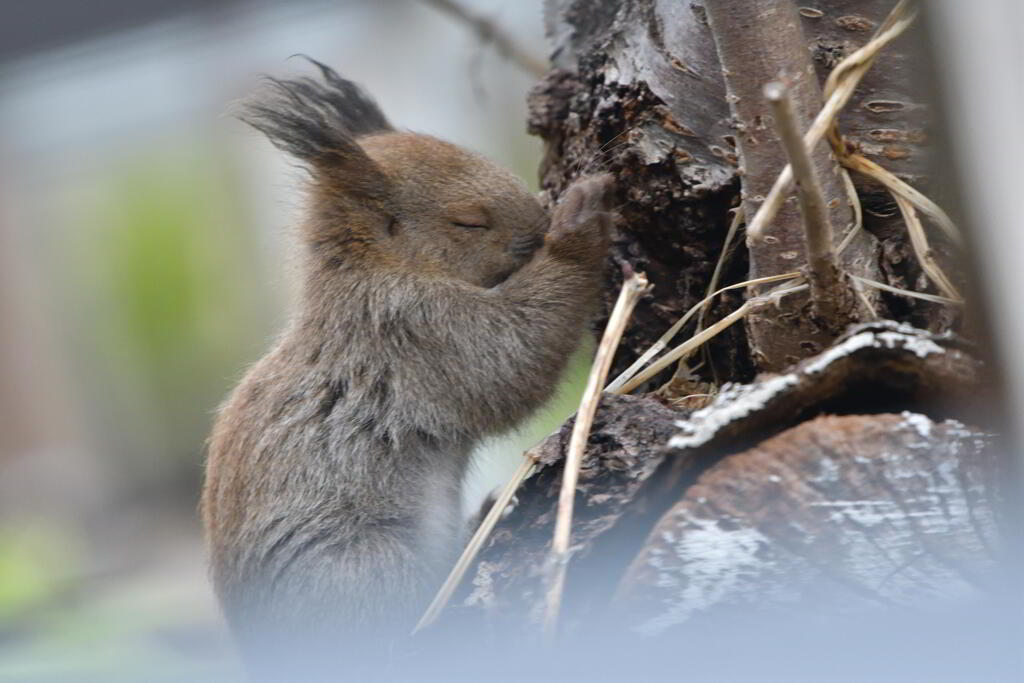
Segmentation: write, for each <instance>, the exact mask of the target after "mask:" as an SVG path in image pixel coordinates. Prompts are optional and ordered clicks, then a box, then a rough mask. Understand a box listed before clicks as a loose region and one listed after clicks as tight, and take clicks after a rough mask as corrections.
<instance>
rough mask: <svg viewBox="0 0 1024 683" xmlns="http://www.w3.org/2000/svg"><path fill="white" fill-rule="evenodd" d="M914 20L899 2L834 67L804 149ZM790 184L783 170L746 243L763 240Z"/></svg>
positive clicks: (816, 140) (822, 133) (789, 175)
mask: <svg viewBox="0 0 1024 683" xmlns="http://www.w3.org/2000/svg"><path fill="white" fill-rule="evenodd" d="M914 16H915V13H914V12H913V11H912V10H911V8H910V3H909V2H907V1H906V0H901V2H899V3H898V4H897V5H896V6H895V7H894V8H893V9H892V12H890V13H889V16H888V18H887V19H886V21H885V22H884V23H883V24H882V26H881V27H879V30H878V32H877V33H876V34H875V36H874V37H873V38H872V39H871V40H870V41H868V42H867V44H865V45H864V46H863V47H862V48H860V49H859V50H857V51H855V52H854V53H853V54H851V55H849V56H848V57H846V58H845V59H844V60H843V61H842V62H840V63H839V64H838V65H836V68H835V69H834V70H833V72H832V73H831V74H830V75H829V79H828V81H827V82H826V88H825V97H826V101H825V106H824V107H822V109H821V111H820V112H818V115H817V116H816V117H815V118H814V122H813V123H811V126H810V128H808V129H807V132H806V133H805V134H804V145H805V146H806V147H807V149H808V150H812V151H813V150H814V148H815V146H816V145H817V144H818V143H819V142H820V141H821V140H822V138H823V137H824V136H825V133H826V132H828V130H829V129H830V128H831V127H832V126H833V125H834V123H835V118H836V116H837V115H838V114H839V112H840V111H841V110H842V108H843V107H844V106H846V103H847V102H848V101H849V99H850V97H851V96H852V95H853V91H854V90H855V89H856V87H857V84H858V83H860V79H861V78H862V77H863V76H864V74H865V73H867V71H868V69H870V68H871V65H872V64H873V63H874V61H875V57H877V56H878V53H879V51H881V49H882V48H883V47H885V46H886V45H888V44H889V43H890V42H892V41H893V40H894V39H896V38H897V37H898V36H899V35H900V34H902V33H903V32H904V31H905V30H906V29H907V27H909V26H910V24H911V23H912V22H913V20H914ZM792 182H793V170H792V168H791V167H789V166H786V167H785V168H784V169H782V173H780V174H779V177H778V178H777V179H776V180H775V184H774V185H773V186H772V189H771V191H769V193H768V195H767V196H766V197H765V200H764V203H763V204H761V208H759V209H758V210H757V213H755V214H754V216H752V217H750V220H749V221H748V223H747V239H748V240H752V241H756V240H760V239H762V238H763V237H764V230H765V228H766V227H767V225H768V224H769V223H770V222H771V221H772V219H773V218H775V214H777V213H778V212H779V209H780V208H781V207H782V203H783V202H784V201H785V199H786V195H787V194H789V189H790V186H791V184H792Z"/></svg>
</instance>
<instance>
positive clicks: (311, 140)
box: [236, 57, 394, 194]
mask: <svg viewBox="0 0 1024 683" xmlns="http://www.w3.org/2000/svg"><path fill="white" fill-rule="evenodd" d="M306 59H309V58H308V57H307V58H306ZM309 61H310V62H311V63H313V64H314V65H315V66H316V67H317V68H318V69H319V70H320V75H321V80H314V79H312V78H308V77H304V78H298V79H294V80H280V79H276V78H270V77H268V79H267V81H268V83H269V86H268V87H267V89H266V90H265V92H263V93H261V94H259V95H257V96H256V97H254V98H252V99H250V100H248V101H246V102H243V103H242V104H241V105H240V107H239V108H238V110H237V112H236V115H237V116H238V118H239V119H241V120H242V121H244V122H245V123H248V124H249V125H250V126H252V127H253V128H256V129H257V130H259V131H260V132H262V133H263V134H265V135H266V136H267V137H268V138H269V139H270V141H271V142H272V143H273V144H274V146H276V147H277V148H278V149H281V150H283V151H285V152H287V153H289V154H291V155H292V156H294V157H296V158H298V159H300V160H301V161H304V162H306V163H308V164H309V165H310V166H311V170H313V171H314V174H317V173H319V174H322V175H325V176H326V177H322V178H320V179H321V180H324V181H329V182H332V183H333V182H337V183H339V184H340V185H341V186H342V187H343V188H344V190H345V191H347V192H352V193H361V192H366V193H370V194H376V193H377V192H379V191H380V189H381V188H382V187H383V186H384V185H385V184H386V183H385V182H384V181H385V177H384V173H383V171H382V170H381V169H380V167H379V166H378V165H377V164H376V163H374V161H373V160H372V159H370V157H369V156H368V155H367V154H366V152H365V151H364V150H363V148H362V147H360V145H359V143H358V142H357V140H356V138H357V137H359V136H362V135H368V134H371V133H380V132H386V131H391V130H394V129H393V128H392V127H391V124H390V123H388V120H387V118H386V117H385V116H384V114H383V112H381V110H380V108H379V107H378V106H377V104H376V103H375V102H374V101H373V100H372V99H371V98H370V97H369V95H367V94H366V93H365V92H363V90H362V89H360V88H359V86H357V85H356V84H355V83H353V82H352V81H348V80H345V79H344V78H342V77H341V76H339V75H338V74H337V73H335V72H334V71H333V70H332V69H330V68H329V67H327V66H325V65H323V64H321V63H320V62H317V61H315V60H312V59H309Z"/></svg>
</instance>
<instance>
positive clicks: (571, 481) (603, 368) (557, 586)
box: [544, 273, 648, 637]
mask: <svg viewBox="0 0 1024 683" xmlns="http://www.w3.org/2000/svg"><path fill="white" fill-rule="evenodd" d="M647 286H648V285H647V278H646V277H644V275H643V273H633V274H632V275H631V276H629V277H628V278H627V279H626V281H625V282H624V283H623V284H622V291H621V292H620V293H619V298H618V300H617V301H616V302H615V308H614V309H612V314H611V316H610V317H609V318H608V325H607V326H606V327H605V331H604V336H603V337H602V338H601V343H600V344H599V345H598V347H597V356H596V357H595V358H594V364H593V366H592V367H591V369H590V377H589V378H588V379H587V388H586V389H585V390H584V392H583V398H582V400H581V401H580V407H579V410H578V411H576V422H575V423H574V424H573V428H572V436H571V437H570V438H569V448H568V450H567V452H566V455H565V465H564V469H563V470H562V488H561V490H560V491H559V495H558V512H557V516H556V518H555V534H554V537H553V538H552V540H551V556H550V558H549V560H548V591H547V609H546V611H545V618H544V630H545V632H546V633H547V635H548V636H549V637H551V636H553V635H554V633H555V630H556V628H557V626H558V613H559V610H560V609H561V605H562V591H563V589H564V587H565V572H566V568H567V567H568V564H569V538H570V534H571V532H572V513H573V503H574V502H575V500H576V482H577V481H578V479H579V472H580V464H581V463H582V462H583V449H584V447H585V446H586V445H587V437H588V436H589V435H590V427H591V425H592V424H593V422H594V414H595V413H596V412H597V404H598V402H599V401H600V400H601V387H603V386H604V382H605V379H606V378H607V377H608V369H609V368H610V367H611V364H612V358H613V357H614V356H615V350H616V349H617V348H618V346H619V340H620V339H621V338H622V332H623V330H625V329H626V323H627V322H629V317H630V315H631V314H632V313H633V308H634V307H635V306H636V302H637V301H638V300H639V299H640V296H641V295H642V294H643V293H644V292H645V291H647Z"/></svg>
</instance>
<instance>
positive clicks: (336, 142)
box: [202, 67, 610, 648]
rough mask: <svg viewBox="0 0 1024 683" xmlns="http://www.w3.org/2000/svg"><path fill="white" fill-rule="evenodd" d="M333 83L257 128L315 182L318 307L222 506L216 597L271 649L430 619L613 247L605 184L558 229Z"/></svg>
mask: <svg viewBox="0 0 1024 683" xmlns="http://www.w3.org/2000/svg"><path fill="white" fill-rule="evenodd" d="M322 68H323V69H326V68H325V67H322ZM324 77H325V80H326V83H324V84H321V83H319V82H314V81H311V80H309V79H304V80H303V81H296V82H276V87H277V88H278V89H279V93H278V99H277V100H272V101H271V102H270V103H267V102H266V101H263V102H260V103H258V104H257V105H253V106H252V107H251V108H250V109H248V110H247V111H246V113H245V114H244V116H245V117H247V118H248V120H250V121H251V122H253V123H254V125H257V127H260V128H261V129H263V130H265V131H266V132H268V134H269V135H270V136H271V139H272V140H273V141H274V142H275V143H276V144H278V145H279V146H281V147H283V148H285V149H287V150H288V151H290V152H292V153H293V154H296V155H297V156H299V157H300V159H302V160H303V161H305V162H306V163H307V164H308V165H309V167H310V169H311V171H312V174H311V175H312V182H311V185H310V188H309V205H308V212H307V214H306V220H305V223H304V225H303V230H302V236H303V240H304V243H305V247H306V249H305V263H304V278H305V281H304V288H303V296H302V299H301V305H300V306H299V309H298V311H297V312H296V314H295V315H294V317H293V320H292V322H291V323H290V325H289V326H288V328H287V330H286V331H285V332H284V334H283V336H282V337H281V339H280V340H279V342H278V343H277V344H276V346H275V347H274V348H273V349H272V350H271V351H270V352H269V353H268V354H267V355H266V356H265V357H264V358H263V359H262V360H260V361H259V362H258V363H256V364H255V365H254V366H253V367H252V368H251V369H250V370H249V371H248V373H246V375H245V378H244V379H243V380H242V382H241V384H239V386H238V387H237V389H235V391H234V392H233V393H232V395H231V396H230V398H229V399H228V400H227V402H226V403H225V404H224V405H223V407H222V408H221V410H220V413H219V416H218V418H217V421H216V425H215V427H214V430H213V435H212V437H211V441H210V449H209V460H208V465H207V477H206V486H205V490H204V492H203V503H202V509H203V519H204V523H205V527H206V532H207V538H208V544H209V549H210V555H211V560H212V572H213V579H214V583H215V586H216V589H217V592H218V595H219V597H220V599H221V601H222V604H223V606H224V609H225V613H226V615H227V617H228V619H229V621H230V622H231V625H232V627H233V629H234V630H235V631H236V633H238V634H239V635H240V636H241V637H242V640H243V643H247V644H248V645H250V646H255V647H257V648H258V647H259V646H260V644H261V643H265V642H267V641H266V640H265V639H266V638H272V637H273V635H274V634H278V635H279V634H292V635H295V634H296V633H297V631H296V630H298V631H299V632H302V633H303V634H306V633H308V632H309V631H311V630H313V629H321V628H322V629H324V631H325V632H329V633H331V634H332V637H333V635H334V634H352V633H361V634H364V635H365V634H375V635H377V634H385V633H391V632H396V633H397V632H406V631H407V629H408V628H410V627H411V625H412V624H413V622H414V618H415V616H416V615H417V614H418V613H419V612H420V611H421V610H422V609H423V608H424V606H425V604H426V602H427V601H428V600H429V597H430V595H431V594H432V592H433V591H434V590H435V589H436V588H437V587H438V585H439V583H440V581H441V580H442V579H443V577H444V574H445V572H446V570H447V569H448V568H449V567H450V563H451V561H452V560H453V558H454V556H455V555H456V554H457V552H458V550H459V543H460V539H461V537H462V527H463V522H462V520H461V518H460V514H459V510H460V501H459V497H460V487H461V483H462V479H463V475H464V473H465V471H466V466H467V463H468V457H469V453H470V450H471V449H472V447H473V445H474V444H475V443H476V442H477V441H479V440H480V439H481V438H482V437H484V436H486V435H490V434H495V433H498V432H501V431H504V430H507V429H508V428H510V427H512V426H514V425H515V424H517V423H519V422H520V421H522V420H523V419H524V418H526V417H527V416H528V415H529V414H530V413H531V412H532V411H534V410H535V409H536V408H537V407H538V406H539V405H540V404H541V403H542V402H543V401H544V400H545V399H546V398H547V397H548V396H549V395H550V393H551V392H552V389H553V388H554V385H555V383H556V381H557V379H558V377H559V375H560V373H561V371H562V369H563V367H564V365H565V362H566V359H567V358H568V356H569V355H570V353H571V352H572V351H573V349H574V347H575V346H576V345H577V343H578V341H579V339H580V337H581V335H582V333H583V331H584V329H585V326H586V323H587V321H588V319H589V317H590V316H591V315H592V313H593V312H594V309H595V305H596V303H597V298H598V297H597V295H598V288H599V286H600V282H601V270H602V266H603V263H604V255H605V251H606V248H607V229H608V225H607V222H608V218H607V214H606V213H605V211H604V208H605V207H604V204H605V197H606V195H607V194H608V193H609V185H610V181H609V179H608V178H607V177H598V178H590V179H586V180H583V181H579V182H577V183H576V184H575V185H574V186H572V187H571V188H570V189H569V191H568V193H567V196H566V197H565V198H564V199H563V201H562V203H561V204H560V205H559V207H558V208H557V209H556V210H555V213H554V217H553V218H552V219H550V220H549V218H548V216H547V215H546V213H545V211H544V210H543V208H542V207H541V205H540V204H539V202H538V201H537V200H536V199H535V198H534V197H533V196H532V195H531V194H530V193H529V192H528V191H527V190H526V188H525V187H524V186H523V184H522V183H521V182H520V181H519V180H518V179H516V178H515V177H514V176H512V175H511V174H510V173H508V172H507V171H505V170H502V169H500V168H499V167H497V166H495V165H494V164H492V163H491V162H489V161H487V160H485V159H482V158H481V157H479V156H476V155H474V154H471V153H469V152H467V151H465V150H462V149H460V148H458V147H456V146H454V145H451V144H449V143H446V142H442V141H441V140H437V139H434V138H431V137H428V136H424V135H417V134H412V133H404V132H396V131H394V130H391V129H390V127H388V129H383V130H382V129H381V126H382V125H383V126H387V123H386V119H384V117H383V115H382V114H380V112H379V110H377V109H376V107H375V106H371V105H372V102H371V101H370V100H369V99H368V98H366V97H365V95H362V94H361V93H360V92H359V91H358V90H357V89H355V87H354V86H352V85H351V83H348V82H347V81H343V80H341V79H338V77H337V76H336V75H334V74H333V72H331V71H329V70H326V71H325V72H324ZM303 83H305V86H304V87H305V90H304V89H303V88H302V87H299V86H298V85H296V84H303ZM338 83H342V84H344V85H343V86H338V85H337V84H338ZM314 87H315V88H320V89H322V91H323V92H324V93H327V95H317V92H316V90H313V88H314ZM339 88H347V89H348V90H347V94H346V92H342V93H341V94H340V95H339ZM282 92H283V93H285V94H282ZM353 93H354V95H353ZM328 95H329V96H332V97H335V98H336V99H337V100H338V101H341V102H342V103H343V102H344V97H348V98H349V99H350V100H352V98H355V99H356V100H357V104H359V105H360V106H361V107H362V108H363V110H365V111H364V113H363V116H364V118H365V119H366V120H365V121H363V120H362V119H360V120H356V121H352V120H348V119H346V116H345V114H344V111H345V110H344V107H340V106H339V107H335V106H333V104H332V103H330V102H328V103H327V104H324V102H323V101H321V100H324V101H326V100H325V98H327V97H328ZM304 98H305V99H306V100H309V101H306V102H304V101H303V99H304ZM318 98H319V99H318ZM339 98H340V99H339ZM367 103H369V105H368V104H367ZM329 105H330V106H329ZM368 106H369V107H370V108H369V109H368V108H367V107H368ZM295 110H297V111H298V113H296V111H295ZM254 111H255V113H254ZM282 111H283V112H285V114H282ZM303 112H304V113H303ZM310 112H312V113H310ZM260 117H262V118H260ZM311 119H312V120H311ZM268 121H269V122H268ZM275 126H276V128H275ZM323 127H327V128H329V129H330V130H327V131H324V130H320V128H323ZM304 128H310V129H311V132H309V133H308V135H307V137H315V138H316V139H315V140H314V141H313V142H312V143H310V142H308V141H307V140H306V139H305V138H304V137H303V135H304V133H303V130H304ZM367 128H369V129H371V130H369V131H367V130H366V129H367ZM282 130H283V132H282ZM357 132H361V133H363V134H362V135H361V136H359V137H357V135H356V133H357ZM473 226H480V227H473Z"/></svg>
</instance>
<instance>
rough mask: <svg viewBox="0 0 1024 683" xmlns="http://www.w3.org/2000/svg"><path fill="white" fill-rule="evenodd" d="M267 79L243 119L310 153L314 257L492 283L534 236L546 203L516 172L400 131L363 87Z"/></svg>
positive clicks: (523, 256) (308, 232)
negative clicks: (267, 83) (266, 90)
mask: <svg viewBox="0 0 1024 683" xmlns="http://www.w3.org/2000/svg"><path fill="white" fill-rule="evenodd" d="M310 61H311V62H313V64H315V65H316V66H317V67H318V68H319V69H320V72H321V75H322V77H323V79H322V81H317V80H313V79H310V78H300V79H297V80H292V81H280V80H276V79H270V83H271V84H272V89H271V92H270V93H269V95H267V96H263V97H261V98H260V99H257V100H255V101H253V102H250V103H247V104H246V105H244V107H243V109H242V111H241V113H240V118H242V120H244V121H246V122H247V123H249V124H251V125H252V126H254V127H255V128H257V129H259V130H260V131H262V132H263V133H265V134H266V135H267V136H268V137H269V138H270V141H271V142H272V143H274V145H276V146H277V147H278V148H280V149H282V150H284V151H286V152H288V153H289V154H292V155H293V156H295V157H296V158H298V159H299V160H300V161H302V162H303V163H304V164H306V165H307V166H308V168H309V170H310V172H311V175H312V178H313V186H312V189H311V196H310V199H311V205H310V215H309V216H308V218H307V220H306V224H305V232H304V235H305V237H306V239H307V241H308V243H309V246H310V248H311V250H312V255H313V258H314V260H315V263H316V265H317V267H321V268H340V267H342V266H343V265H348V266H350V267H355V268H359V267H361V266H368V267H374V268H388V267H393V268H396V269H403V270H416V271H417V272H421V273H427V274H430V273H433V274H437V275H438V276H440V277H450V278H458V279H461V280H465V281H467V282H470V283H472V284H476V285H480V286H482V287H491V286H494V285H496V284H498V283H500V282H501V281H502V280H504V279H505V278H507V277H508V276H509V275H510V274H511V273H513V272H514V271H515V270H517V269H518V268H519V267H521V266H522V265H523V264H524V263H525V262H526V261H527V260H528V259H529V258H530V255H531V254H532V253H533V252H534V251H535V250H536V249H537V248H538V247H539V246H540V244H541V242H542V241H543V237H544V232H545V230H546V229H547V214H546V212H545V211H544V209H543V207H542V206H541V205H540V202H539V201H538V200H537V199H536V197H534V196H533V195H532V194H531V193H530V192H529V191H528V190H527V188H526V186H525V185H524V184H523V182H522V181H521V180H519V179H518V178H517V177H516V176H515V175H513V174H512V173H510V172H508V171H506V170H504V169H502V168H501V167H499V166H497V165H496V164H494V163H492V162H491V161H488V160H487V159H484V158H483V157H480V156H478V155H476V154H473V153H471V152H468V151H466V150H463V149H461V148H459V147H457V146H455V145H452V144H450V143H447V142H444V141H442V140H438V139H436V138H433V137H430V136H427V135H418V134H415V133H406V132H399V131H396V130H395V129H394V128H392V127H391V125H390V124H389V123H388V121H387V119H386V118H385V116H384V114H383V113H381V111H380V109H379V108H378V107H377V105H376V104H375V103H374V102H373V100H371V99H370V98H369V97H368V96H367V95H366V94H365V93H364V92H362V91H361V90H360V89H359V88H358V87H357V86H356V85H355V84H353V83H352V82H351V81H347V80H345V79H343V78H341V77H340V76H338V74H336V73H335V72H334V71H332V70H331V69H329V68H328V67H326V66H324V65H322V64H320V63H318V62H315V61H313V60H310Z"/></svg>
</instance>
